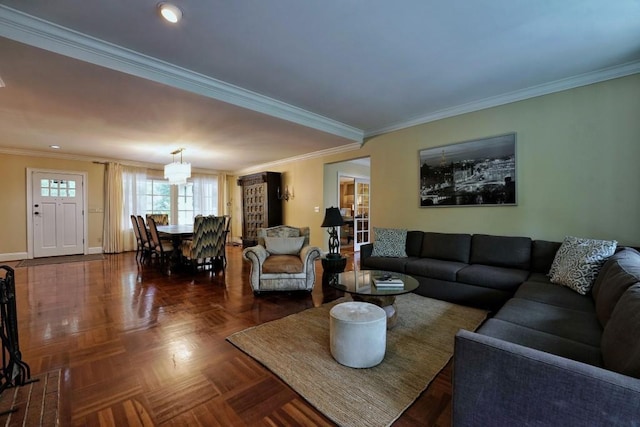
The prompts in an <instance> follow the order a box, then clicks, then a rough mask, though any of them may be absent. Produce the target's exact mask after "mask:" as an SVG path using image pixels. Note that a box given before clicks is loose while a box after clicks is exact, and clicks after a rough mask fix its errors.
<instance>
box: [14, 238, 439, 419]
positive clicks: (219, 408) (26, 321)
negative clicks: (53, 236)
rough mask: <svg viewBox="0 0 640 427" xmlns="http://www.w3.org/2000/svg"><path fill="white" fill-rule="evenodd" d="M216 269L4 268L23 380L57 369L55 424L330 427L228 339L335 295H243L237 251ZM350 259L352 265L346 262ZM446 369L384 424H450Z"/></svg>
mask: <svg viewBox="0 0 640 427" xmlns="http://www.w3.org/2000/svg"><path fill="white" fill-rule="evenodd" d="M227 251H228V259H229V261H228V266H227V269H226V273H225V274H219V275H212V274H210V273H209V272H198V273H195V274H192V273H183V274H173V275H165V274H162V273H160V272H159V271H158V269H157V268H156V266H155V265H147V266H143V267H140V266H139V265H137V263H136V261H135V259H134V254H133V253H125V254H117V255H107V256H106V257H105V260H103V261H91V262H83V263H72V264H59V265H46V266H37V267H27V268H18V269H16V299H17V307H18V316H19V320H18V321H19V332H20V346H21V350H22V355H23V359H24V360H25V361H26V362H27V363H29V364H30V366H31V370H32V374H33V375H36V374H38V373H43V372H47V371H51V370H57V369H60V370H61V374H62V377H61V391H60V394H61V398H60V404H61V418H60V419H61V425H62V426H154V425H161V426H299V425H303V426H331V425H333V423H332V422H331V421H330V420H328V419H327V418H325V417H324V416H323V415H322V414H321V413H320V412H318V411H317V410H315V409H314V408H313V407H312V406H310V405H309V404H307V403H306V402H305V401H304V400H303V399H302V398H301V397H300V396H299V395H298V394H297V393H295V392H294V391H293V390H292V389H291V388H289V387H288V386H287V385H286V384H284V383H283V382H282V381H280V380H279V379H278V378H277V377H276V376H274V375H273V374H272V373H271V372H270V371H269V370H267V369H266V368H264V367H263V366H262V365H260V364H259V363H257V362H256V361H254V360H253V359H252V358H250V357H248V356H247V355H245V354H244V353H243V352H241V351H240V350H238V349H236V348H235V347H234V346H233V345H231V344H229V343H228V342H227V341H225V337H227V336H228V335H230V334H232V333H234V332H237V331H240V330H243V329H245V328H248V327H250V326H255V325H258V324H260V323H263V322H268V321H270V320H274V319H278V318H281V317H283V316H286V315H289V314H292V313H296V312H299V311H301V310H304V309H307V308H310V307H313V306H318V305H320V304H322V303H323V302H325V301H330V300H332V299H335V298H336V297H338V296H339V295H337V293H336V292H332V291H331V290H330V289H323V287H322V281H321V276H322V266H321V265H320V262H318V263H317V269H316V271H317V273H318V274H317V276H318V277H317V281H316V286H315V289H314V291H313V292H312V293H311V295H309V294H308V293H303V294H290V293H282V294H275V295H263V296H260V297H254V296H253V293H252V292H251V288H250V285H249V283H248V273H249V265H248V264H246V263H244V262H243V261H242V255H241V252H242V249H241V248H239V247H228V248H227ZM355 262H357V260H356V261H355ZM450 418H451V364H449V366H448V367H447V368H445V369H444V371H443V372H442V373H441V374H440V375H439V376H438V377H437V378H436V380H435V381H434V382H433V383H432V384H431V386H430V387H429V389H428V390H427V391H426V392H424V393H423V394H422V395H421V396H420V398H419V399H418V400H417V401H416V402H415V403H414V404H413V405H412V406H411V407H410V408H409V409H408V410H407V411H406V412H405V413H404V414H403V415H402V417H401V418H400V419H399V420H398V421H397V422H396V423H395V425H396V426H414V425H430V426H449V425H450V424H451V421H450Z"/></svg>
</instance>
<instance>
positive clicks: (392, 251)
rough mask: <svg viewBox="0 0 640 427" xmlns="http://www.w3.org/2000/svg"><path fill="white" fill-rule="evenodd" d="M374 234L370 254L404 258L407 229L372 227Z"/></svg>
mask: <svg viewBox="0 0 640 427" xmlns="http://www.w3.org/2000/svg"><path fill="white" fill-rule="evenodd" d="M373 232H374V234H375V236H376V239H375V241H374V242H373V251H372V252H371V256H386V257H394V258H406V256H407V252H406V247H407V230H406V229H399V228H377V227H373Z"/></svg>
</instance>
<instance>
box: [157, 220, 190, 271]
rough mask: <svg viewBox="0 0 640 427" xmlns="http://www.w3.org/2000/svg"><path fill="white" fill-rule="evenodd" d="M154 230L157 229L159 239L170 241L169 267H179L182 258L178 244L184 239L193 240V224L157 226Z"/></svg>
mask: <svg viewBox="0 0 640 427" xmlns="http://www.w3.org/2000/svg"><path fill="white" fill-rule="evenodd" d="M156 228H157V229H158V235H159V236H160V238H166V239H171V243H172V244H173V252H172V253H171V265H172V266H173V267H176V266H179V265H180V264H181V262H180V260H181V258H182V256H181V255H182V254H181V253H180V244H181V243H182V241H183V240H185V239H190V238H193V224H173V225H159V226H157V227H156Z"/></svg>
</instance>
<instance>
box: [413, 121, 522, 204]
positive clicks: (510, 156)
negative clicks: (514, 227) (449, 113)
mask: <svg viewBox="0 0 640 427" xmlns="http://www.w3.org/2000/svg"><path fill="white" fill-rule="evenodd" d="M419 156H420V182H419V197H420V206H421V207H445V206H505V205H510V206H514V205H516V201H517V197H516V196H517V194H516V176H517V175H516V134H515V133H508V134H505V135H498V136H492V137H489V138H481V139H475V140H472V141H465V142H458V143H455V144H450V145H444V146H440V147H434V148H427V149H424V150H420V151H419Z"/></svg>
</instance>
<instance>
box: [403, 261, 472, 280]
mask: <svg viewBox="0 0 640 427" xmlns="http://www.w3.org/2000/svg"><path fill="white" fill-rule="evenodd" d="M466 266H467V264H464V263H462V262H454V261H444V260H441V259H431V258H418V259H415V260H412V261H409V262H407V264H406V266H405V273H406V274H412V275H416V276H423V277H431V278H433V279H440V280H449V281H451V282H454V281H455V280H456V274H457V273H458V271H459V270H460V269H462V268H464V267H466Z"/></svg>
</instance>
